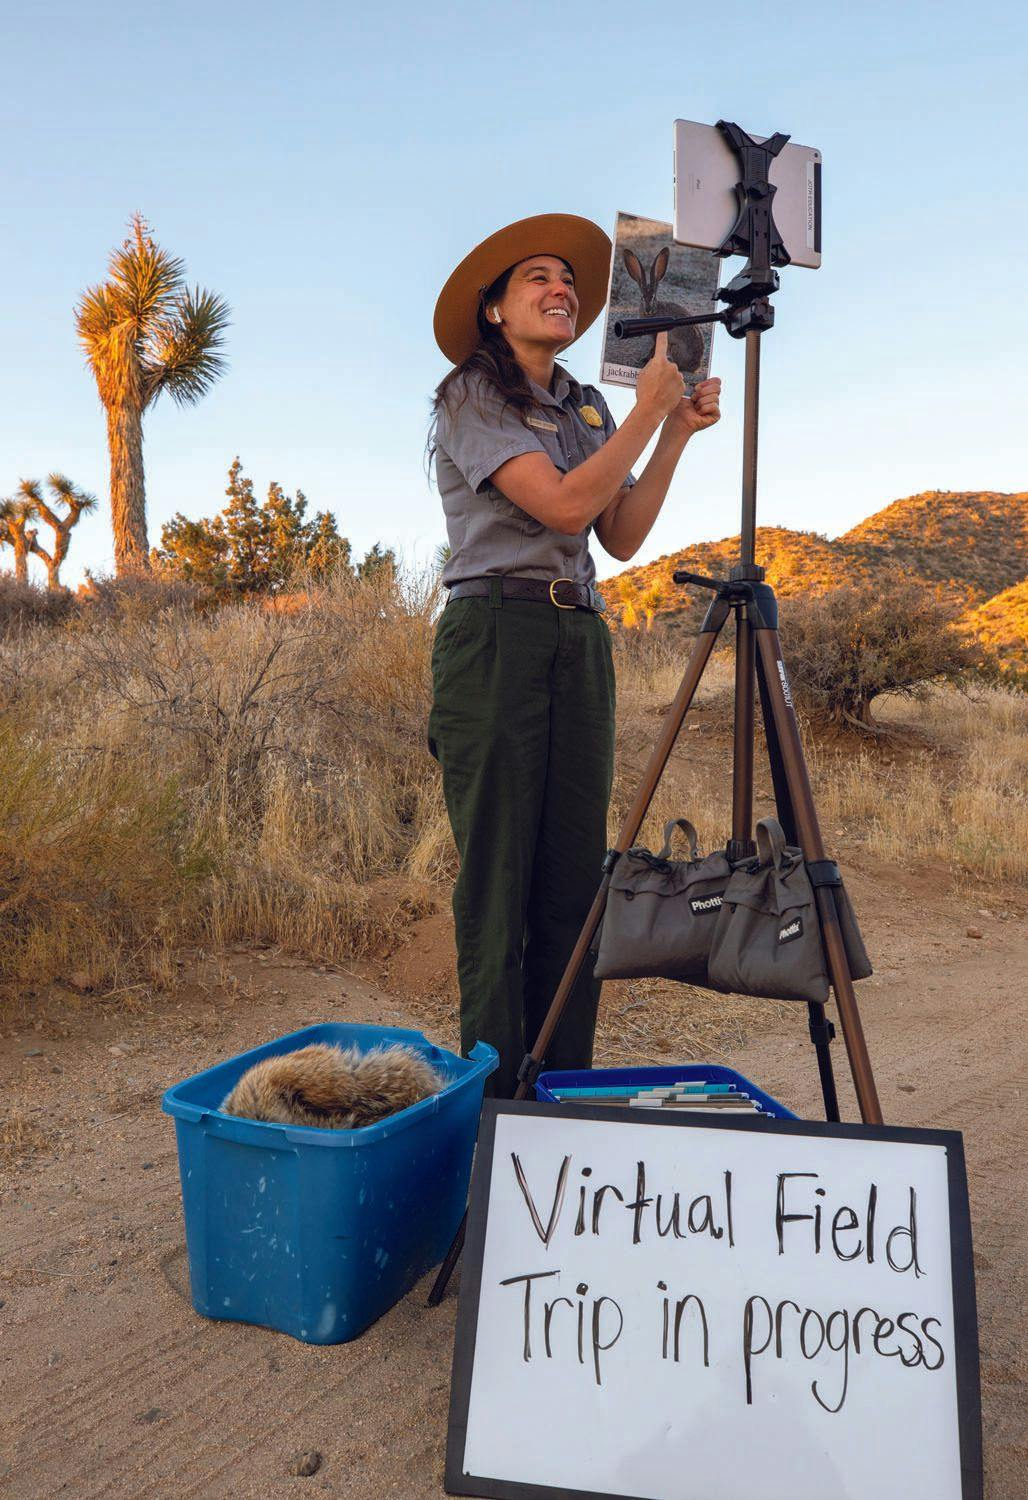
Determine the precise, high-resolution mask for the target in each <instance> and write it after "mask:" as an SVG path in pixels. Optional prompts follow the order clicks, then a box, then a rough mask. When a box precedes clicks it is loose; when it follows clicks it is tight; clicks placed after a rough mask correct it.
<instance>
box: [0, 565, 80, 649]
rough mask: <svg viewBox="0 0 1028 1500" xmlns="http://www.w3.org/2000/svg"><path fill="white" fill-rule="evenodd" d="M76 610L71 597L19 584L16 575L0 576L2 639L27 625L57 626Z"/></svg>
mask: <svg viewBox="0 0 1028 1500" xmlns="http://www.w3.org/2000/svg"><path fill="white" fill-rule="evenodd" d="M74 607H75V602H74V598H73V596H72V595H71V594H68V593H66V592H64V591H63V590H61V591H56V590H51V589H45V588H40V586H39V585H38V584H35V583H19V582H18V580H17V579H16V578H15V576H14V574H13V573H0V636H5V635H9V634H11V632H12V631H18V630H22V629H24V627H25V626H28V625H57V624H60V623H61V621H62V620H66V619H67V618H68V616H69V615H70V614H71V613H72V611H73V610H74Z"/></svg>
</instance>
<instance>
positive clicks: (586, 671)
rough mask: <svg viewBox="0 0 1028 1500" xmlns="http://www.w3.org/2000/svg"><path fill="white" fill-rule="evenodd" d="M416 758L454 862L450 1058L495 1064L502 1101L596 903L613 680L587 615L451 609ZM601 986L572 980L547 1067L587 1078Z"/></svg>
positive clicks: (485, 603) (543, 608) (604, 645)
mask: <svg viewBox="0 0 1028 1500" xmlns="http://www.w3.org/2000/svg"><path fill="white" fill-rule="evenodd" d="M432 679H433V687H434V699H433V705H432V712H431V715H430V718H429V747H430V749H431V750H432V753H433V755H435V756H436V758H437V759H438V760H439V762H440V764H441V766H442V770H443V792H444V795H445V798H446V809H447V812H448V813H449V817H450V824H451V826H452V828H453V834H454V839H455V840H456V844H457V849H458V852H459V854H460V874H459V876H458V878H457V883H456V886H455V888H454V893H453V914H454V925H455V931H456V939H457V974H458V978H459V981H460V1013H461V1045H462V1047H463V1049H464V1051H465V1052H467V1051H469V1049H470V1048H471V1047H473V1046H474V1044H475V1042H476V1041H485V1042H490V1043H491V1044H492V1045H493V1046H494V1047H495V1048H496V1049H497V1050H498V1052H499V1054H500V1067H499V1071H498V1072H497V1074H496V1075H495V1076H494V1079H493V1092H494V1093H495V1094H497V1095H498V1096H499V1097H501V1098H509V1097H510V1096H511V1095H512V1094H513V1093H514V1090H515V1088H516V1087H517V1070H518V1068H519V1066H520V1064H521V1061H522V1059H523V1058H524V1055H525V1053H526V1051H528V1050H529V1049H530V1048H531V1047H532V1045H533V1044H534V1042H535V1039H536V1036H537V1034H538V1032H539V1029H540V1027H541V1026H542V1023H543V1020H544V1019H545V1017H546V1013H547V1011H548V1010H549V1006H550V1001H551V1000H552V999H553V995H554V992H555V990H556V988H557V985H558V983H559V981H560V977H561V975H562V974H563V972H564V968H565V965H566V964H567V960H568V958H569V957H570V954H571V950H572V948H573V947H574V945H575V941H576V939H577V937H578V935H579V932H580V931H581V928H582V923H583V922H584V921H585V917H586V915H587V913H588V911H589V907H590V906H591V905H592V901H593V897H594V896H595V895H596V892H597V890H598V888H599V884H600V878H601V865H602V863H603V856H604V852H605V850H606V814H607V803H608V801H609V799H610V788H611V781H612V777H613V768H614V666H613V662H612V660H611V651H610V636H609V633H608V630H607V626H606V624H605V623H604V621H603V619H602V618H601V617H600V616H599V615H595V614H592V613H591V612H589V611H587V610H578V609H574V610H573V609H556V608H554V607H553V606H551V605H549V604H537V603H535V602H528V601H523V600H510V599H506V600H504V599H501V598H500V597H499V594H498V591H494V596H493V598H492V599H475V598H471V599H453V600H451V601H450V603H449V604H447V606H446V609H445V610H444V612H443V615H442V618H441V620H440V621H439V624H438V626H437V628H436V636H435V646H434V649H433V653H432ZM599 991H600V986H599V982H598V981H597V980H594V979H593V977H592V963H591V960H590V961H589V962H587V963H586V965H585V966H584V967H583V970H582V972H581V974H580V975H579V978H578V981H577V983H576V985H575V987H574V989H573V990H572V993H571V995H570V997H569V1000H568V1005H567V1008H566V1010H565V1012H564V1016H563V1018H562V1020H561V1023H560V1026H559V1028H558V1030H557V1032H556V1034H555V1036H554V1039H553V1043H552V1045H551V1047H550V1049H549V1053H548V1055H547V1058H546V1064H547V1066H548V1067H550V1068H588V1067H590V1066H591V1063H592V1049H593V1032H594V1030H595V1026H596V1008H597V1003H598V1000H599Z"/></svg>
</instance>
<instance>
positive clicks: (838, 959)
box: [756, 628, 882, 1125]
mask: <svg viewBox="0 0 1028 1500" xmlns="http://www.w3.org/2000/svg"><path fill="white" fill-rule="evenodd" d="M756 635H757V651H758V653H759V655H760V663H761V666H762V668H763V677H764V686H765V689H766V692H767V697H768V700H769V702H770V705H771V714H772V720H773V723H774V728H775V733H776V737H777V740H778V747H779V752H780V754H781V758H782V765H783V768H784V773H785V779H786V781H787V783H788V788H789V796H790V800H791V803H792V809H793V813H794V815H795V820H796V831H797V834H798V838H799V843H800V846H801V847H802V849H803V853H804V856H805V857H806V859H808V860H820V859H824V858H825V857H826V856H825V846H824V841H823V839H822V837H821V828H820V825H819V823H818V820H817V810H816V808H815V806H814V794H813V792H812V791H811V787H810V777H809V775H808V773H807V765H806V761H805V760H804V758H803V746H802V744H801V742H800V732H799V726H798V724H797V723H796V711H795V709H794V708H793V703H792V693H791V691H790V689H789V679H788V677H787V676H786V673H785V663H784V662H783V660H782V644H781V641H780V640H779V638H778V632H777V630H769V629H767V628H764V629H758V630H757V632H756ZM816 896H817V907H818V915H819V917H820V919H821V933H822V937H823V939H824V945H825V957H826V959H827V961H828V973H829V976H830V978H831V981H832V988H833V989H834V991H835V1000H836V1004H837V1005H838V1007H839V1018H840V1020H841V1021H842V1034H843V1037H844V1038H845V1041H846V1052H847V1055H848V1057H849V1063H850V1071H851V1073H852V1074H853V1087H854V1089H855V1090H856V1095H857V1102H858V1104H859V1105H860V1117H861V1119H862V1120H863V1121H864V1123H865V1125H880V1124H881V1123H882V1109H881V1105H880V1104H879V1102H878V1090H877V1088H876V1087H875V1080H874V1073H873V1072H872V1070H871V1059H870V1058H869V1056H868V1053H867V1043H866V1042H865V1040H864V1029H863V1026H862V1025H861V1021H860V1012H859V1010H858V1009H857V997H856V994H855V992H854V989H853V980H852V978H851V977H850V970H849V964H848V962H847V960H846V949H845V947H844V945H843V941H842V931H841V929H840V927H839V915H838V912H837V911H836V908H835V897H834V896H833V894H832V892H831V889H830V888H828V887H825V886H819V887H817V889H816Z"/></svg>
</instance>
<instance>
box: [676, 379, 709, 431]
mask: <svg viewBox="0 0 1028 1500" xmlns="http://www.w3.org/2000/svg"><path fill="white" fill-rule="evenodd" d="M720 403H721V382H720V380H718V379H716V378H715V379H712V380H701V381H700V383H699V385H698V386H697V387H696V389H695V390H694V391H693V393H692V395H691V396H683V397H682V399H681V401H679V402H678V403H677V405H676V406H675V407H674V409H673V410H672V411H670V412H668V415H667V420H666V421H665V423H664V430H665V431H667V430H668V429H669V428H670V429H671V431H672V432H677V433H680V434H681V435H682V436H684V437H686V438H691V437H692V435H693V433H694V432H702V431H703V429H704V428H705V427H713V425H714V423H715V422H720V420H721V404H720Z"/></svg>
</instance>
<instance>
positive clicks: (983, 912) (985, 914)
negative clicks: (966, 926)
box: [978, 906, 992, 917]
mask: <svg viewBox="0 0 1028 1500" xmlns="http://www.w3.org/2000/svg"><path fill="white" fill-rule="evenodd" d="M978 915H979V916H980V917H991V916H992V912H991V911H989V909H988V907H985V906H980V907H979V908H978Z"/></svg>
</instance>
